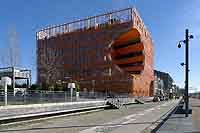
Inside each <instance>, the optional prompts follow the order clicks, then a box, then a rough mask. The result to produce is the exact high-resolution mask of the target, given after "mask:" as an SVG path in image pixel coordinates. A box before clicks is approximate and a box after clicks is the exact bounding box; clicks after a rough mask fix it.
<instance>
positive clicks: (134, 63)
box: [118, 61, 143, 67]
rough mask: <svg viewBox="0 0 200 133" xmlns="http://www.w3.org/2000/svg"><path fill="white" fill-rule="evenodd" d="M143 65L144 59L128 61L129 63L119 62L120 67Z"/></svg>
mask: <svg viewBox="0 0 200 133" xmlns="http://www.w3.org/2000/svg"><path fill="white" fill-rule="evenodd" d="M141 65H143V61H138V62H133V63H128V64H119V65H118V66H119V67H131V66H141Z"/></svg>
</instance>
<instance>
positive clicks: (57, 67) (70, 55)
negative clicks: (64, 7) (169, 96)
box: [37, 8, 153, 96]
mask: <svg viewBox="0 0 200 133" xmlns="http://www.w3.org/2000/svg"><path fill="white" fill-rule="evenodd" d="M37 55H38V56H37V57H38V58H37V62H38V68H37V70H38V82H39V83H42V82H47V81H48V82H49V83H55V82H56V81H58V80H66V77H68V78H69V77H70V78H72V79H74V80H77V81H78V82H79V83H80V87H81V89H84V90H85V89H86V90H88V91H101V92H117V93H120V92H125V93H129V94H134V95H140V96H142V95H145V96H149V95H151V94H152V90H153V88H152V87H153V86H152V85H153V83H152V81H153V43H152V40H151V37H150V33H149V32H148V30H147V29H146V27H145V26H144V23H143V21H142V19H141V18H140V17H139V14H138V13H137V11H136V10H135V9H133V8H127V9H123V10H119V11H115V12H111V13H107V14H102V15H98V16H94V17H90V18H87V19H83V20H79V21H75V22H72V23H67V24H63V25H58V26H53V27H50V28H46V29H42V30H41V31H39V32H38V33H37Z"/></svg>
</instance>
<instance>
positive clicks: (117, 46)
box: [113, 37, 141, 49]
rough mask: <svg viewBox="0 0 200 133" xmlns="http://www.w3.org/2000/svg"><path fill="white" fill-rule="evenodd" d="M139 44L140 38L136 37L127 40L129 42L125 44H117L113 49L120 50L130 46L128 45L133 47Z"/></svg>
mask: <svg viewBox="0 0 200 133" xmlns="http://www.w3.org/2000/svg"><path fill="white" fill-rule="evenodd" d="M140 42H141V39H140V37H138V38H135V39H132V40H129V41H127V42H125V43H121V44H117V45H116V46H113V48H114V49H120V48H124V47H127V46H130V45H134V44H137V43H140Z"/></svg>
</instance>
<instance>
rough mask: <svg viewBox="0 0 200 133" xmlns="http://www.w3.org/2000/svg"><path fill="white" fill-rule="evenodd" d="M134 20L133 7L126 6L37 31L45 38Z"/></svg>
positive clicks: (39, 37)
mask: <svg viewBox="0 0 200 133" xmlns="http://www.w3.org/2000/svg"><path fill="white" fill-rule="evenodd" d="M132 20H133V8H126V9H122V10H118V11H114V12H110V13H106V14H101V15H97V16H92V17H88V18H85V19H81V20H77V21H74V22H70V23H64V24H60V25H56V26H51V27H47V28H44V29H42V30H40V31H39V32H37V34H36V36H37V37H36V38H37V40H39V39H45V38H50V37H53V36H56V35H58V34H64V33H69V32H74V31H82V30H88V29H93V28H98V27H105V26H107V25H111V24H119V23H125V22H129V21H132Z"/></svg>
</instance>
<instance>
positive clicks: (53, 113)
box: [0, 105, 108, 124]
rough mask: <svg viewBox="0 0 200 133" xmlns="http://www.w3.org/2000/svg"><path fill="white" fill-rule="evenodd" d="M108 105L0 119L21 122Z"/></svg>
mask: <svg viewBox="0 0 200 133" xmlns="http://www.w3.org/2000/svg"><path fill="white" fill-rule="evenodd" d="M106 107H108V105H102V106H96V107H86V108H78V109H71V110H60V111H52V112H43V113H35V114H26V115H20V116H11V117H4V118H1V119H0V124H8V123H13V122H19V121H27V120H32V119H40V118H44V117H52V116H56V115H64V114H71V113H77V112H85V111H90V110H97V109H104V108H106Z"/></svg>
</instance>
